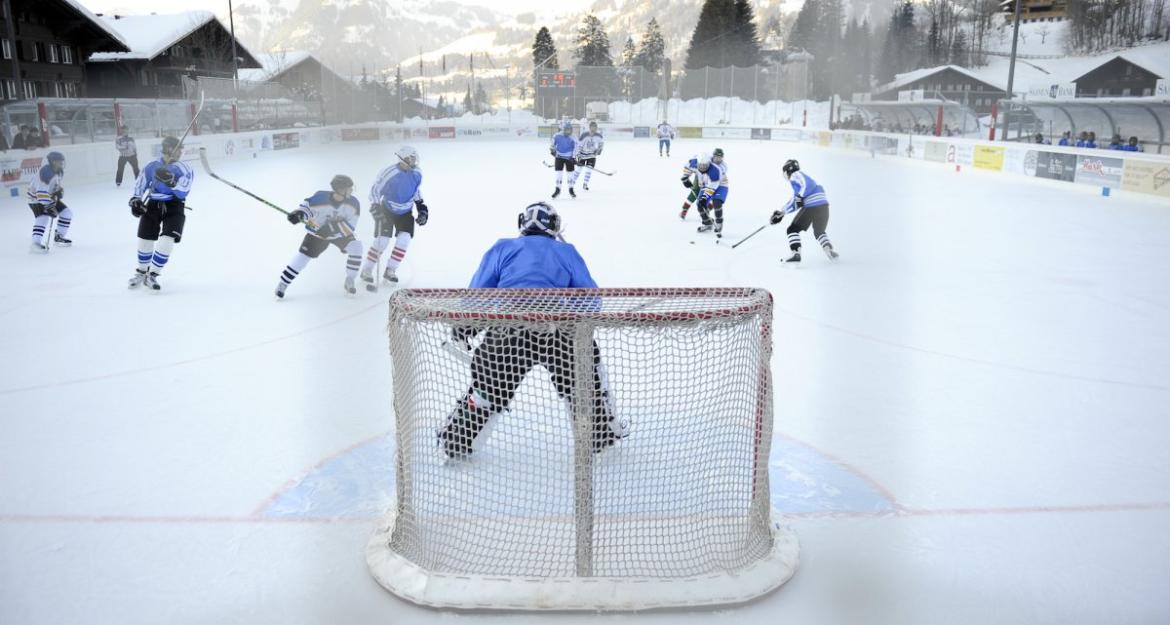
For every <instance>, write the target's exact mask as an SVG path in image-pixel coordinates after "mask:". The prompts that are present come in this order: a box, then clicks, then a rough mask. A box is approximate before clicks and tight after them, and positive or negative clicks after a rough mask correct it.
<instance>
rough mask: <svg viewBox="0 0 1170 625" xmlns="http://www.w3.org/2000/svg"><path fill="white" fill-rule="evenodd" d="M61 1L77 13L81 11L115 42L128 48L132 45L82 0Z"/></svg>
mask: <svg viewBox="0 0 1170 625" xmlns="http://www.w3.org/2000/svg"><path fill="white" fill-rule="evenodd" d="M59 1H60V2H61V3H62V4H64V5H66V6H68V7H69V8H71V9H73V10H74V11H76V12H77V13H80V14H81V16H82V17H84V18H85V19H87V20H89V22H90V23H91V24H93V25H94V26H95V27H97V28H98V29H99V30H101V31H102V32H103V33H105V34H106V35H108V36H109V37H110V38H111V39H113V40H114V41H115V42H117V43H119V44H121V45H122V46H123V47H124V48H125V49H126V50H129V49H130V45H129V44H127V43H126V40H125V39H123V38H122V35H120V34H118V31H116V30H114V29H113V28H110V27H109V26H108V25H106V23H105V22H104V21H103V20H102V19H101V18H99V17H98V16H96V15H94V14H93V13H90V11H89V9H87V8H85V7H84V6H82V5H81V3H80V2H78V1H77V0H59Z"/></svg>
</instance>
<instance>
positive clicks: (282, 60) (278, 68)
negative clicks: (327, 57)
mask: <svg viewBox="0 0 1170 625" xmlns="http://www.w3.org/2000/svg"><path fill="white" fill-rule="evenodd" d="M311 58H312V59H315V57H314V56H313V55H312V54H311V53H309V52H306V51H304V50H290V51H286V52H272V53H269V54H257V55H256V61H257V62H259V63H260V68H259V69H242V70H240V80H247V81H251V82H264V81H267V80H272V78H273V77H275V76H278V75H280V74H282V73H284V72H285V71H287V70H290V69H292V68H294V67H296V66H297V65H300V64H301V63H302V62H303V61H305V60H308V59H311ZM318 62H320V61H318Z"/></svg>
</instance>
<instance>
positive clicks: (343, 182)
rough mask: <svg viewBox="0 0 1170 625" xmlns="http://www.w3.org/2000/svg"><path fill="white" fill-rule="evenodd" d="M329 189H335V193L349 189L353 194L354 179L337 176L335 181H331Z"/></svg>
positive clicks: (342, 175) (334, 178)
mask: <svg viewBox="0 0 1170 625" xmlns="http://www.w3.org/2000/svg"><path fill="white" fill-rule="evenodd" d="M329 187H330V188H331V189H333V192H334V193H341V191H342V189H348V190H349V191H350V192H352V191H353V178H350V177H349V176H346V175H345V174H337V175H336V176H334V177H333V180H330V181H329Z"/></svg>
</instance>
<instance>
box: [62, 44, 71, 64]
mask: <svg viewBox="0 0 1170 625" xmlns="http://www.w3.org/2000/svg"><path fill="white" fill-rule="evenodd" d="M61 62H62V63H64V64H66V65H72V64H73V48H72V47H71V46H65V45H63V46H61Z"/></svg>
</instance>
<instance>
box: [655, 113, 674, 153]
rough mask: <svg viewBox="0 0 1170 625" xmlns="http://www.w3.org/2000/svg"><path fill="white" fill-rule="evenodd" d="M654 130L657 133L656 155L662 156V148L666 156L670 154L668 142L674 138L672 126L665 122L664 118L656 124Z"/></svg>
mask: <svg viewBox="0 0 1170 625" xmlns="http://www.w3.org/2000/svg"><path fill="white" fill-rule="evenodd" d="M656 132H657V134H658V156H663V154H662V150H663V149H665V150H666V156H670V142H671V140H673V139H674V126H671V125H670V124H668V123H666V120H665V119H664V120H662V123H661V124H658V128H657V129H656Z"/></svg>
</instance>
